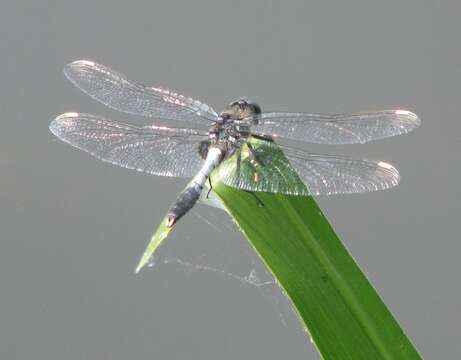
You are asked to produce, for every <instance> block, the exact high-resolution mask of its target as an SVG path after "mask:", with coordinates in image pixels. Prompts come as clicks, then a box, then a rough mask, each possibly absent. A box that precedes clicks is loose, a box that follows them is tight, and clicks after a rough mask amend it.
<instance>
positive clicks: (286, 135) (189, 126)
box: [50, 60, 420, 228]
mask: <svg viewBox="0 0 461 360" xmlns="http://www.w3.org/2000/svg"><path fill="white" fill-rule="evenodd" d="M64 74H65V75H66V77H67V78H68V79H69V80H70V81H71V82H72V83H73V84H74V85H76V86H77V87H78V88H80V89H81V90H82V91H83V92H85V93H86V94H88V95H89V96H90V97H92V98H93V99H95V100H97V101H99V102H101V103H102V104H104V105H106V106H108V107H109V108H112V109H115V110H118V111H121V112H124V113H128V114H131V115H140V116H144V117H148V118H152V119H154V121H153V123H151V124H148V125H138V124H133V123H128V122H121V121H115V120H111V119H108V118H105V117H102V116H98V115H91V114H86V113H80V112H67V113H64V114H62V115H60V116H58V117H57V118H56V119H54V120H53V121H52V122H51V124H50V130H51V132H52V133H53V134H54V135H56V136H57V137H58V138H59V139H61V140H63V141H64V142H66V143H69V144H70V145H72V146H74V147H76V148H78V149H81V150H83V151H86V152H87V153H89V154H91V155H93V156H95V157H96V158H98V159H101V160H104V161H106V162H109V163H112V164H115V165H118V166H122V167H125V168H129V169H134V170H137V171H140V172H145V173H148V174H152V175H158V176H167V177H180V178H192V180H191V181H190V182H189V184H188V185H187V187H186V188H185V189H184V190H183V191H182V192H181V193H180V195H179V196H178V198H177V199H176V201H175V202H174V203H173V205H172V206H171V208H170V210H169V211H168V213H167V217H166V226H167V227H170V228H171V227H172V226H173V225H174V224H176V222H177V221H178V220H179V219H180V218H181V217H183V216H184V215H185V214H186V213H187V212H188V211H189V210H190V209H191V208H192V207H193V206H194V205H195V204H196V202H197V201H198V199H199V198H200V196H201V194H202V191H204V187H205V186H206V185H207V183H206V182H207V180H208V181H209V182H210V174H211V173H212V172H213V171H215V173H216V174H217V178H218V179H219V181H222V182H223V183H224V184H225V185H227V186H230V187H233V188H237V189H241V190H244V191H249V192H252V193H257V192H270V193H279V194H287V195H332V194H348V193H365V192H370V191H377V190H384V189H389V188H391V187H394V186H396V185H397V184H398V183H399V180H400V176H399V172H398V171H397V169H396V168H395V167H394V166H393V165H392V164H390V163H388V162H386V161H376V160H369V159H353V158H349V157H346V156H343V155H323V154H314V153H311V152H308V151H306V150H303V149H301V148H299V147H296V146H295V147H293V146H289V145H288V144H284V143H283V139H285V140H290V141H291V142H295V143H306V142H307V143H315V144H357V143H358V144H363V143H367V142H370V141H373V140H378V139H383V138H388V137H392V136H395V135H400V134H405V133H408V132H410V131H412V130H413V129H415V128H416V127H418V126H419V125H420V119H419V118H418V116H417V115H416V114H414V113H412V112H410V111H408V110H400V109H398V110H381V111H370V112H360V113H352V114H333V115H328V114H311V113H299V112H262V111H261V107H260V106H259V105H258V104H257V103H255V102H253V101H251V100H249V99H247V98H240V99H238V100H236V101H233V102H231V103H230V104H229V105H228V106H227V107H226V108H225V109H224V110H223V111H221V112H220V113H217V112H216V111H215V110H213V109H212V108H211V107H210V106H208V105H206V104H204V103H202V102H200V101H198V100H194V99H192V98H190V97H187V96H184V95H181V94H179V93H177V92H175V91H172V90H169V89H166V88H161V87H156V86H146V85H143V84H141V83H138V82H135V81H132V80H130V79H128V78H127V77H126V76H125V75H123V74H121V73H119V72H117V71H115V70H112V69H110V68H109V67H106V66H104V65H101V64H98V63H95V62H93V61H89V60H78V61H74V62H72V63H70V64H68V65H66V66H65V68H64ZM160 122H161V123H162V124H163V123H164V122H167V123H168V124H173V125H175V126H164V125H160ZM175 123H176V124H175ZM278 140H282V143H280V142H279V141H278ZM255 141H257V145H255ZM280 150H281V151H282V152H283V155H284V156H283V157H280V156H274V154H276V153H277V151H280ZM289 169H294V170H295V171H289ZM299 180H301V181H299ZM209 185H210V189H211V185H212V184H211V182H210V184H209Z"/></svg>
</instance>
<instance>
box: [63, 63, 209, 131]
mask: <svg viewBox="0 0 461 360" xmlns="http://www.w3.org/2000/svg"><path fill="white" fill-rule="evenodd" d="M64 74H65V75H66V76H67V78H68V79H69V80H70V81H72V82H73V83H74V84H75V85H76V86H77V87H78V88H80V89H81V90H82V91H83V92H85V93H86V94H88V95H90V96H91V97H92V98H94V99H96V100H98V101H100V102H101V103H103V104H104V105H106V106H108V107H110V108H113V109H116V110H119V111H123V112H126V113H129V114H134V115H142V116H148V117H156V118H161V119H167V120H179V121H186V122H192V123H194V124H196V125H205V126H209V124H210V121H215V120H216V119H217V117H218V115H217V114H216V112H215V111H214V110H213V109H212V108H210V107H209V106H208V105H206V104H203V103H201V102H200V101H198V100H194V99H191V98H189V97H186V96H184V95H180V94H177V93H175V92H174V91H171V90H168V89H162V88H158V87H148V86H145V85H142V84H139V83H136V82H134V81H131V80H129V79H128V78H127V77H126V76H125V75H123V74H121V73H119V72H117V71H115V70H112V69H110V68H108V67H106V66H104V65H100V64H97V63H95V62H92V61H88V60H78V61H74V62H72V63H70V64H68V65H66V66H65V68H64Z"/></svg>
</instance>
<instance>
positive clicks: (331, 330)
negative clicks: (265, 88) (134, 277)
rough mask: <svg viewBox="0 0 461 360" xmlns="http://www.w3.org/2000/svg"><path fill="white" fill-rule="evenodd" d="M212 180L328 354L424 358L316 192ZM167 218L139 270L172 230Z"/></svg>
mask: <svg viewBox="0 0 461 360" xmlns="http://www.w3.org/2000/svg"><path fill="white" fill-rule="evenodd" d="M257 144H258V141H254V142H253V145H254V146H257ZM277 156H283V153H281V152H280V153H279V154H278V155H277ZM299 181H300V180H299ZM212 183H213V191H214V192H215V194H216V195H217V196H218V197H219V198H220V199H221V201H222V203H223V205H224V207H225V208H226V210H227V211H228V213H229V214H230V215H231V216H232V217H233V218H234V220H235V221H236V223H237V224H238V226H239V227H240V230H241V231H242V232H243V233H244V235H245V236H246V238H247V239H248V240H249V242H250V243H251V245H252V246H253V248H254V249H255V251H256V253H257V254H258V255H259V256H260V258H261V259H262V261H263V262H264V263H265V264H266V266H267V267H268V268H269V270H270V271H271V272H272V274H273V275H274V277H275V278H276V279H277V281H278V283H279V285H280V286H281V287H282V288H283V289H284V291H285V292H286V294H287V295H288V297H289V298H290V299H291V301H292V303H293V305H294V307H295V309H296V310H297V312H298V315H299V317H300V318H301V320H302V321H303V322H304V324H305V325H306V327H307V329H308V330H309V332H310V334H311V337H312V340H313V341H314V343H315V345H316V346H317V348H318V350H319V352H320V354H321V355H322V357H323V358H324V359H335V360H338V359H354V360H356V359H366V360H371V359H421V357H420V355H419V354H418V352H417V351H416V349H415V347H414V346H413V344H412V343H411V341H410V340H409V339H408V337H407V336H406V335H405V334H404V332H403V330H402V329H401V327H400V326H399V324H398V323H397V321H396V320H395V318H394V317H393V316H392V314H391V312H390V311H389V310H388V309H387V307H386V305H385V304H384V302H383V301H382V300H381V298H380V297H379V295H378V293H377V292H376V291H375V289H374V288H373V286H372V285H371V284H370V283H369V281H368V280H367V278H366V277H365V275H364V274H363V273H362V271H361V270H360V268H359V267H358V265H357V264H356V263H355V261H354V259H353V258H352V256H351V255H350V254H349V253H348V251H347V250H346V248H345V247H344V246H343V244H342V243H341V241H340V239H339V238H338V236H337V235H336V233H335V232H334V230H333V229H332V227H331V225H330V224H329V222H328V220H327V219H326V218H325V216H324V215H323V214H322V211H321V210H320V208H319V207H318V205H317V204H316V203H315V201H314V200H313V199H312V198H311V197H306V196H288V195H280V194H269V193H249V192H244V191H240V190H236V189H233V188H230V187H227V186H225V185H224V184H222V183H221V182H219V177H218V176H217V174H213V177H212ZM255 195H256V196H257V199H256V198H255ZM261 203H262V204H263V206H261ZM164 223H165V221H163V222H162V224H161V225H160V227H159V229H158V230H157V231H156V233H155V234H154V236H153V237H152V240H151V243H150V244H149V245H148V248H147V249H146V251H145V253H144V255H143V257H142V259H141V261H140V264H139V265H138V267H137V270H136V271H137V272H138V271H139V270H140V269H141V268H142V266H144V265H145V264H147V262H148V261H149V259H150V258H151V256H152V255H153V253H154V251H155V249H156V248H157V247H158V246H159V244H160V243H161V241H162V240H163V239H164V238H165V237H166V236H167V235H168V233H169V232H170V231H171V229H167V230H169V231H165V230H166V229H165V225H164Z"/></svg>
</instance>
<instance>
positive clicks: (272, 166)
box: [218, 141, 400, 195]
mask: <svg viewBox="0 0 461 360" xmlns="http://www.w3.org/2000/svg"><path fill="white" fill-rule="evenodd" d="M252 143H254V142H253V141H252ZM250 146H251V145H250ZM282 151H283V152H282ZM239 156H241V160H240V166H239V165H238V162H239V161H238V157H239ZM287 159H288V160H289V162H288V161H287ZM290 165H291V166H290ZM218 171H219V176H220V178H221V180H222V181H223V182H224V183H225V184H226V185H229V186H232V187H235V188H238V189H242V190H248V191H262V192H271V193H281V194H290V195H332V194H350V193H364V192H369V191H377V190H384V189H388V188H391V187H393V186H396V185H397V184H398V183H399V179H400V177H399V173H398V171H397V170H396V169H395V168H394V167H393V166H392V165H390V164H388V163H387V162H384V161H374V160H367V159H351V158H348V157H344V156H340V155H318V154H311V153H307V152H305V151H302V150H299V149H294V148H290V147H285V146H283V147H282V146H280V147H279V146H278V145H277V144H275V143H271V142H267V141H261V142H258V143H254V145H253V153H252V152H251V151H249V149H248V148H247V145H244V147H243V148H242V150H241V152H237V153H236V154H234V155H233V156H232V157H231V158H229V159H227V160H226V161H224V162H223V163H222V164H221V165H220V166H219V168H218Z"/></svg>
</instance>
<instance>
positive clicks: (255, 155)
mask: <svg viewBox="0 0 461 360" xmlns="http://www.w3.org/2000/svg"><path fill="white" fill-rule="evenodd" d="M247 146H248V150H250V152H251V155H252V156H253V158H254V159H255V161H256V162H257V163H258V165H263V166H264V162H263V161H262V160H261V158H260V157H259V155H258V154H257V153H256V150H255V148H254V147H253V145H251V144H250V143H247Z"/></svg>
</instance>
